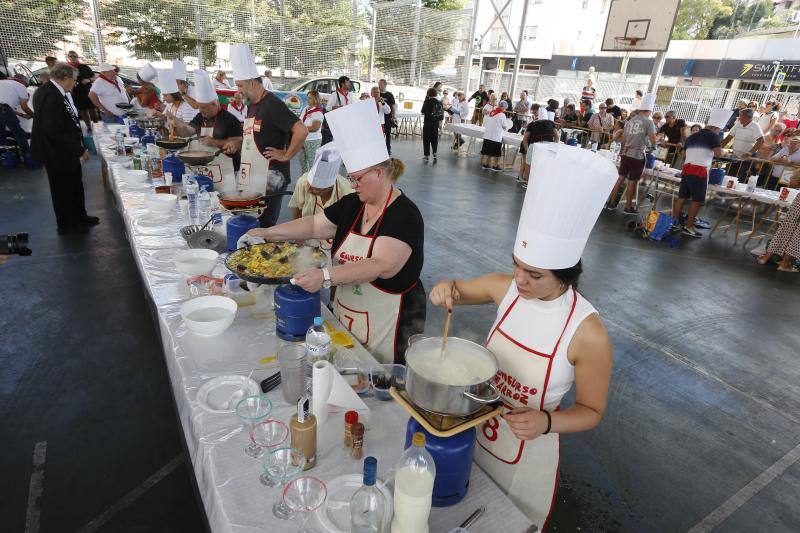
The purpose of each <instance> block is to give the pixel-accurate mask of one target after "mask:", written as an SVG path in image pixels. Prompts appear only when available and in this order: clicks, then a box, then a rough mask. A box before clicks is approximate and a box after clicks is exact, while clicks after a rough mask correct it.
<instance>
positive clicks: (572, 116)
mask: <svg viewBox="0 0 800 533" xmlns="http://www.w3.org/2000/svg"><path fill="white" fill-rule="evenodd" d="M563 120H564V122H574V123H575V124H574V125H577V124H578V122H579V120H580V117H579V116H578V113H575V112H574V111H573V112H572V113H567V114H566V115H564V119H563Z"/></svg>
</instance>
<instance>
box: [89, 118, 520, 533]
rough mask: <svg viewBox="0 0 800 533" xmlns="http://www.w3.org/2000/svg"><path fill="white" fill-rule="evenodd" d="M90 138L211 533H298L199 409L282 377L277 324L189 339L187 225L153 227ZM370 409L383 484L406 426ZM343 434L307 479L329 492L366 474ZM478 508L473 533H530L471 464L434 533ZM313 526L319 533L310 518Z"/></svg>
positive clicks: (238, 326) (232, 435)
mask: <svg viewBox="0 0 800 533" xmlns="http://www.w3.org/2000/svg"><path fill="white" fill-rule="evenodd" d="M95 137H96V138H95V144H96V145H97V147H98V150H100V151H101V157H103V158H104V159H105V160H106V162H107V164H108V166H109V180H108V181H109V187H110V189H111V190H112V192H113V194H114V199H115V201H116V204H117V208H118V210H119V212H120V214H121V216H122V218H123V220H124V222H125V228H126V231H127V235H128V239H129V241H130V245H131V250H132V252H133V257H134V260H135V261H136V265H137V267H138V269H139V272H140V274H141V276H142V280H143V281H144V286H145V289H146V291H147V295H148V297H149V298H150V299H151V300H152V303H153V306H154V308H155V310H156V315H157V322H158V326H159V332H160V335H161V340H162V345H163V348H164V356H165V358H166V362H167V370H168V373H169V378H170V381H171V384H172V390H173V395H174V397H175V403H176V405H177V411H178V417H179V420H180V423H181V426H182V429H183V434H184V436H185V439H186V446H187V449H188V453H189V459H190V461H191V464H192V467H193V469H194V473H195V477H196V480H197V485H198V488H199V492H200V495H201V497H202V500H203V505H204V507H205V512H206V515H207V517H208V522H209V525H210V527H211V529H212V531H215V532H232V533H234V532H235V533H249V532H263V531H296V530H297V528H298V527H299V524H298V522H297V521H296V520H295V521H290V522H283V521H280V520H277V519H275V518H274V517H273V516H272V511H271V509H272V504H273V503H274V502H275V501H276V500H277V498H278V497H279V494H280V492H279V491H278V490H277V489H270V488H266V487H264V486H262V485H261V484H260V482H259V479H258V477H259V474H260V463H259V461H257V460H255V459H251V458H249V457H247V456H246V455H245V454H244V447H245V445H246V444H247V442H248V435H247V433H246V432H245V431H244V430H243V428H242V425H241V423H240V422H239V420H238V419H237V418H236V416H235V415H234V414H226V415H220V414H211V413H209V412H206V411H205V410H203V409H202V408H201V407H200V406H199V405H198V404H197V403H196V401H195V397H196V393H197V390H198V388H199V387H200V386H201V385H202V384H203V383H204V382H205V381H206V380H208V379H209V378H211V377H214V376H219V375H225V374H240V375H244V376H248V375H251V376H252V378H253V379H255V380H256V381H260V380H262V379H264V378H265V377H267V376H269V375H271V374H273V373H274V372H275V371H276V370H277V369H278V364H277V361H272V362H267V363H264V361H263V360H264V358H268V357H270V356H273V355H275V353H276V344H277V342H278V341H277V339H276V336H275V320H274V315H273V316H264V315H262V314H259V313H256V312H255V310H254V309H252V308H249V307H242V308H240V309H239V311H238V312H237V315H236V320H235V321H234V323H233V325H232V326H231V327H230V328H229V329H228V330H227V331H226V332H224V333H223V334H222V335H220V336H218V337H215V338H206V339H201V338H199V337H196V336H194V335H193V334H191V333H190V332H188V331H187V329H186V327H185V326H184V324H183V321H182V319H181V317H180V306H181V304H182V303H183V302H185V301H186V300H187V299H188V298H190V295H189V294H188V291H187V290H186V285H185V280H184V279H183V278H182V276H181V275H180V274H178V273H177V271H176V270H175V268H174V266H173V265H172V259H171V258H172V256H173V255H174V253H175V252H176V251H177V250H179V249H183V248H186V247H187V246H186V243H185V242H184V240H183V239H182V238H181V237H180V235H179V234H178V230H179V229H180V227H181V226H183V225H185V224H186V223H187V221H186V220H185V216H184V215H181V214H179V212H178V210H177V209H176V211H175V212H174V213H173V214H172V215H170V216H169V218H168V219H166V220H164V221H163V222H162V221H155V220H154V219H153V218H152V216H151V215H150V213H149V212H148V211H147V210H146V208H145V201H144V200H145V194H147V193H148V192H149V190H150V189H151V186H149V185H147V184H145V185H138V186H132V185H129V184H128V183H126V182H125V181H124V180H123V179H122V177H121V175H120V171H121V170H122V166H121V164H120V163H115V162H113V160H114V158H113V157H111V156H112V154H111V153H110V151H109V150H108V146H110V145H112V144H113V141H112V139H111V136H110V134H109V133H108V130H107V129H106V128H105V127H103V128H101V127H97V131H96V132H95ZM218 268H219V269H220V272H222V271H223V269H224V267H222V265H220V266H219V267H218ZM323 314H324V316H325V318H326V319H327V320H328V321H329V322H330V323H331V324H333V325H334V326H335V327H336V328H337V329H344V328H343V327H342V326H341V324H339V323H338V322H337V321H336V319H335V318H334V317H333V316H332V315H331V313H330V312H329V311H328V310H327V308H325V306H323ZM351 352H352V355H353V356H355V357H357V358H358V359H359V360H360V361H361V362H362V364H363V365H365V366H370V365H372V364H374V363H375V360H374V359H373V358H372V356H371V355H370V354H369V353H368V352H367V351H366V350H365V349H364V348H362V347H360V346H358V347H356V348H354V349H352V350H351ZM268 396H269V398H270V399H271V400H272V402H273V411H272V415H271V417H272V418H278V419H281V420H283V421H285V422H288V421H289V418H290V417H291V415H292V414H293V412H294V406H290V405H288V404H287V403H286V402H284V400H283V398H282V397H281V393H280V389H279V388H278V389H276V390H274V391H272V392H270V393H269V395H268ZM366 402H367V404H368V405H369V407H370V408H371V410H372V411H371V416H370V417H369V421H368V422H367V423H366V428H367V431H366V435H365V446H364V455H365V457H366V456H367V455H374V456H375V457H376V458H377V459H378V477H379V478H381V479H385V480H388V479H390V478H391V477H392V476H393V465H394V463H395V462H396V460H397V458H398V457H399V456H400V454H401V452H402V449H403V442H404V438H405V427H406V422H407V420H408V416H407V415H406V414H405V412H404V411H403V410H402V409H401V408H400V406H398V405H396V404H395V403H394V402H391V401H390V402H381V401H379V400H375V399H373V398H367V399H366ZM169 408H170V406H168V405H165V406H164V409H169ZM343 431H344V430H343V418H342V415H341V414H332V415H331V417H330V418H329V419H328V421H327V422H326V423H324V424H321V425H320V427H319V428H318V452H317V453H318V455H317V457H318V464H317V466H315V467H314V468H313V469H312V470H309V471H308V472H306V473H307V474H308V475H313V476H316V477H318V478H320V479H322V480H323V481H326V482H328V481H330V480H332V479H333V478H335V477H337V476H339V475H341V474H348V473H357V474H360V473H361V472H362V464H363V463H362V461H360V460H359V461H356V460H352V459H350V458H349V457H346V456H345V454H344V450H343V447H342V445H341V443H342V439H343ZM480 506H485V507H486V513H485V514H484V516H483V517H482V518H481V519H480V520H479V521H478V522H477V523H476V524H475V525H474V526H473V527H472V528H471V529H470V531H475V532H480V531H486V532H490V531H497V528H498V526H499V525H502V528H503V530H504V531H507V532H509V533H511V532H522V531H525V530H527V529H528V528H529V526H530V521H529V520H528V519H527V518H526V517H525V516H524V515H523V514H522V513H521V512H520V511H519V509H517V507H516V506H515V505H514V504H513V503H512V502H511V500H509V498H508V497H507V496H506V495H505V494H504V493H503V492H502V491H500V489H499V488H498V487H497V486H496V485H495V483H494V482H493V481H492V480H491V479H490V478H489V477H488V476H487V475H486V474H485V473H484V472H483V471H482V470H481V469H480V468H479V467H478V466H477V465H474V464H473V468H472V475H471V478H470V488H469V493H468V494H467V496H466V498H465V499H464V500H463V501H462V502H460V503H459V504H457V505H454V506H452V507H446V508H434V509H433V510H432V512H431V518H430V530H431V532H432V533H439V532H447V531H450V529H452V528H453V527H456V526H458V525H459V524H460V523H461V522H463V521H464V520H465V519H466V518H467V517H468V516H469V515H470V514H471V513H472V512H473V511H474V510H475V509H477V508H478V507H480ZM315 522H316V524H315ZM309 525H310V526H313V527H315V528H316V529H317V530H319V531H325V530H324V529H323V527H322V524H321V523H319V521H318V517H317V516H316V515H315V516H313V517H312V519H311V521H310V523H309Z"/></svg>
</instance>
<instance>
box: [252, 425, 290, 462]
mask: <svg viewBox="0 0 800 533" xmlns="http://www.w3.org/2000/svg"><path fill="white" fill-rule="evenodd" d="M288 436H289V427H288V426H287V425H286V424H284V423H283V422H281V421H280V420H274V419H272V418H268V419H267V420H264V421H263V422H259V423H258V424H256V425H255V427H253V429H252V430H250V440H251V441H252V442H253V444H255V445H256V446H258V447H259V448H261V449H262V454H263V452H264V451H269V450H270V449H271V448H276V447H277V446H280V445H281V444H283V441H285V440H286V437H288Z"/></svg>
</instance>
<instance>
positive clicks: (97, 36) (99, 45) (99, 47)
mask: <svg viewBox="0 0 800 533" xmlns="http://www.w3.org/2000/svg"><path fill="white" fill-rule="evenodd" d="M88 2H89V10H90V11H91V13H92V27H93V29H94V48H95V52H96V53H97V63H98V64H100V63H105V62H106V51H105V50H104V49H103V34H102V33H101V31H100V17H99V15H98V11H99V10H98V9H97V0H88Z"/></svg>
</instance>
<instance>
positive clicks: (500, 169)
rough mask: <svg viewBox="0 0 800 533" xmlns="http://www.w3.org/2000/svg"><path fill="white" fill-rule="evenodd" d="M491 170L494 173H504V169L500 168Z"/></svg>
mask: <svg viewBox="0 0 800 533" xmlns="http://www.w3.org/2000/svg"><path fill="white" fill-rule="evenodd" d="M491 168H492V172H502V171H503V169H502V168H500V167H491Z"/></svg>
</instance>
